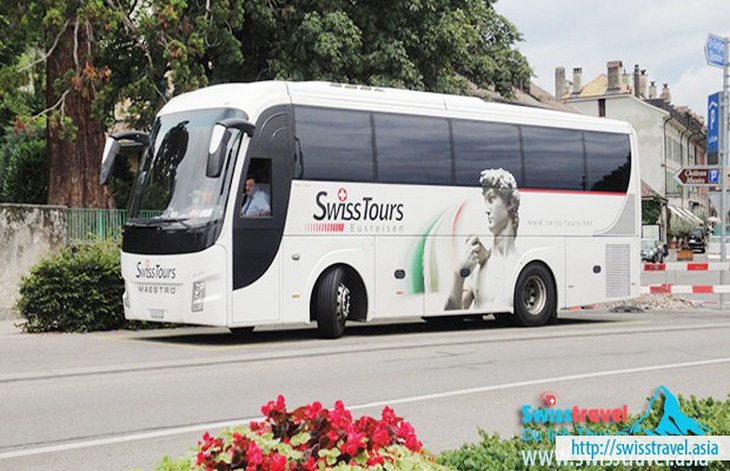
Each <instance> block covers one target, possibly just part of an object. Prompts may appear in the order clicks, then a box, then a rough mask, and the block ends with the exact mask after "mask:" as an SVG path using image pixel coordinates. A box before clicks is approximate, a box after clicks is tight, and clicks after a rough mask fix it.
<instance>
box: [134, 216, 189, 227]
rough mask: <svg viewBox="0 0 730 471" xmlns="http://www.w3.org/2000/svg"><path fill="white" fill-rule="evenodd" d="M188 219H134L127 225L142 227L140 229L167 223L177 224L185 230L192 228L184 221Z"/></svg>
mask: <svg viewBox="0 0 730 471" xmlns="http://www.w3.org/2000/svg"><path fill="white" fill-rule="evenodd" d="M189 219H190V218H151V219H134V220H131V221H127V224H129V225H130V226H138V227H139V226H142V227H149V226H156V225H158V224H169V223H178V224H180V225H181V226H183V227H185V229H191V228H192V227H193V226H191V225H190V224H188V223H186V222H185V221H187V220H189Z"/></svg>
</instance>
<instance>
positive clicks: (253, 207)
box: [241, 159, 272, 218]
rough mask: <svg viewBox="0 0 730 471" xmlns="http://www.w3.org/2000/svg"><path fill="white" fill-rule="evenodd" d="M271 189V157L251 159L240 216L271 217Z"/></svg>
mask: <svg viewBox="0 0 730 471" xmlns="http://www.w3.org/2000/svg"><path fill="white" fill-rule="evenodd" d="M271 190H272V188H271V159H251V164H250V165H249V168H248V175H247V176H246V182H245V186H244V190H243V191H244V192H245V196H244V199H243V206H242V207H241V217H244V218H262V217H271V216H272V209H271V208H272V201H271V195H272V193H271Z"/></svg>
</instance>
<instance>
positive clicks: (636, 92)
mask: <svg viewBox="0 0 730 471" xmlns="http://www.w3.org/2000/svg"><path fill="white" fill-rule="evenodd" d="M639 73H640V72H639V64H636V65H634V96H636V97H637V98H641V96H640V94H639V90H640V89H641V84H640V83H639V81H640V79H639Z"/></svg>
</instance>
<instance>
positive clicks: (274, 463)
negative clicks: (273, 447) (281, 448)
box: [268, 453, 286, 471]
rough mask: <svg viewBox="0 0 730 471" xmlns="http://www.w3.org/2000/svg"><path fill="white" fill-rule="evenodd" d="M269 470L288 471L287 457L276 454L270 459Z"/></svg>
mask: <svg viewBox="0 0 730 471" xmlns="http://www.w3.org/2000/svg"><path fill="white" fill-rule="evenodd" d="M268 465H269V466H268V469H269V470H271V471H286V456H284V455H282V454H280V453H274V454H273V455H271V456H270V457H269V460H268Z"/></svg>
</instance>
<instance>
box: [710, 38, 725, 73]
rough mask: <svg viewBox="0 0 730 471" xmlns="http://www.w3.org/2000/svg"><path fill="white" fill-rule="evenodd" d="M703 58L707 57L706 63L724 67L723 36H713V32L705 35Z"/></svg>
mask: <svg viewBox="0 0 730 471" xmlns="http://www.w3.org/2000/svg"><path fill="white" fill-rule="evenodd" d="M705 59H707V65H712V66H715V67H725V63H726V62H727V57H725V38H721V37H720V36H715V35H714V34H708V35H707V41H706V42H705Z"/></svg>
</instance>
